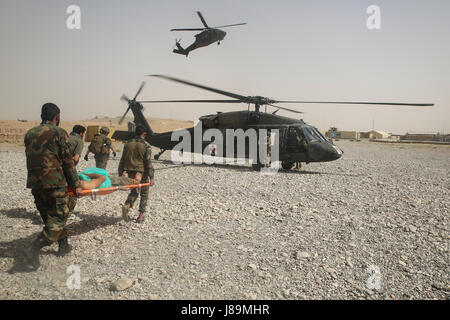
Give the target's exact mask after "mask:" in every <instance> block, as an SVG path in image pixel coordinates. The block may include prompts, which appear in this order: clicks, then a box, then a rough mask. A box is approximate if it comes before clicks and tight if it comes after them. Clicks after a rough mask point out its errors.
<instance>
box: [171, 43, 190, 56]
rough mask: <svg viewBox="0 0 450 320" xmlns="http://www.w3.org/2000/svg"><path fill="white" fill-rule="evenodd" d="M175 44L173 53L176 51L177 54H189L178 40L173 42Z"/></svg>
mask: <svg viewBox="0 0 450 320" xmlns="http://www.w3.org/2000/svg"><path fill="white" fill-rule="evenodd" d="M175 45H176V46H177V49H173V53H178V54H183V55H185V56H186V57H187V56H188V54H189V51H187V50H186V49H184V48H183V47H182V46H181V45H180V43H179V42H177V43H175Z"/></svg>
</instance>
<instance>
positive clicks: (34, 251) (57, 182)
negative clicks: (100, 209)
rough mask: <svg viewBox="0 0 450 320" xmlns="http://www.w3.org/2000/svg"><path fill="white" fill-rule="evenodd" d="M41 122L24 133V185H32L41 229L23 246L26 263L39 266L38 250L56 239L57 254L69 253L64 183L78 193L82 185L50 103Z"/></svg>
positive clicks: (57, 113)
mask: <svg viewBox="0 0 450 320" xmlns="http://www.w3.org/2000/svg"><path fill="white" fill-rule="evenodd" d="M41 119H42V123H41V124H40V125H39V126H37V127H34V128H32V129H30V130H29V131H28V132H27V133H26V134H25V139H24V142H25V154H26V157H27V170H28V176H27V188H31V193H32V194H33V196H34V201H35V204H36V208H37V209H38V211H39V213H40V215H41V218H42V221H43V222H44V229H43V231H42V233H41V234H40V235H39V237H38V238H37V239H36V240H35V241H34V242H33V243H32V244H31V245H30V246H29V247H28V248H27V249H25V252H24V253H25V256H26V258H27V259H28V261H29V263H30V264H31V265H32V266H33V267H34V268H35V269H38V268H39V266H40V262H39V251H40V250H41V249H42V248H43V247H45V246H48V245H50V244H52V243H53V242H55V241H58V244H59V250H58V255H60V256H63V255H65V254H67V253H68V252H70V250H71V246H70V245H69V243H68V241H67V231H66V222H67V219H68V217H69V208H68V201H69V197H68V193H67V186H70V187H72V188H73V189H75V192H76V194H77V195H78V194H81V192H82V190H81V185H80V181H79V179H78V176H77V171H76V170H75V165H74V162H73V158H72V154H71V153H70V149H69V137H68V135H67V132H66V131H65V130H64V129H62V128H59V127H58V125H59V121H60V111H59V108H58V107H57V106H56V105H55V104H53V103H46V104H44V105H43V106H42V111H41Z"/></svg>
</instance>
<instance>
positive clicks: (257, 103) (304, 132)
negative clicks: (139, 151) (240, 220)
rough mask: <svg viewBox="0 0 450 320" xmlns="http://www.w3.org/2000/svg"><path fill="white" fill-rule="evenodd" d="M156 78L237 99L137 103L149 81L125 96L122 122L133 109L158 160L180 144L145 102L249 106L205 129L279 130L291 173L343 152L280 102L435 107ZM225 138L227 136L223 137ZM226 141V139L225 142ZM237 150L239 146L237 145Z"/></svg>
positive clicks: (121, 136) (124, 135) (214, 117)
mask: <svg viewBox="0 0 450 320" xmlns="http://www.w3.org/2000/svg"><path fill="white" fill-rule="evenodd" d="M151 76H153V77H159V78H163V79H167V80H171V81H175V82H179V83H182V84H186V85H189V86H193V87H197V88H201V89H204V90H208V91H212V92H215V93H218V94H221V95H224V96H227V97H230V98H233V99H227V100H162V101H136V97H137V96H138V94H139V93H140V92H141V90H142V88H143V86H144V84H145V82H143V83H142V84H141V86H140V88H139V90H138V92H137V94H136V95H135V97H134V98H133V99H132V100H130V99H128V97H126V96H125V95H123V96H122V100H125V101H127V102H128V108H127V110H126V112H125V114H124V115H123V116H122V118H121V120H120V122H119V123H122V121H123V119H124V118H125V116H126V114H127V113H128V111H129V110H130V109H131V111H132V112H133V115H134V123H135V124H136V125H138V124H141V125H143V126H145V127H146V128H147V131H148V133H149V134H148V135H147V138H146V139H147V142H148V143H150V144H151V145H152V146H155V147H158V148H159V149H160V150H161V151H160V152H159V153H158V154H156V155H155V159H156V160H157V159H158V158H159V157H160V155H161V154H162V153H163V152H165V151H166V150H171V149H173V148H174V147H175V146H176V145H177V144H178V143H179V142H178V141H171V136H172V133H173V131H170V132H164V133H154V132H153V131H152V129H151V128H150V125H149V124H148V122H147V120H146V119H145V117H144V115H143V113H142V110H143V106H142V104H143V103H178V102H180V103H246V104H247V105H248V109H247V110H242V111H233V112H217V113H216V114H210V115H205V116H202V117H200V118H199V120H200V121H201V124H202V127H203V128H205V129H210V128H215V129H219V130H220V131H222V132H225V130H226V129H234V130H236V129H243V130H244V131H245V130H247V129H250V128H253V129H267V130H272V129H278V130H279V160H280V161H281V165H282V167H283V168H284V169H286V170H289V169H292V168H293V167H294V165H295V164H300V163H302V162H304V163H310V162H327V161H333V160H337V159H339V158H340V157H341V156H342V154H343V151H342V150H341V149H339V147H337V146H336V145H334V144H333V143H332V142H331V141H329V140H328V139H326V138H325V137H324V136H323V135H322V134H321V133H320V131H319V130H318V129H317V128H315V127H314V126H312V125H309V124H307V123H306V122H304V121H303V120H302V119H300V120H299V119H294V118H288V117H283V116H279V115H277V114H276V113H277V112H278V111H279V110H285V111H289V112H293V113H303V112H300V111H297V110H293V109H289V108H285V107H280V106H278V105H275V104H279V103H299V104H302V103H303V104H306V103H313V104H318V103H323V104H365V105H393V106H419V107H426V106H433V105H434V104H424V103H413V104H412V103H392V102H354V101H353V102H338V101H285V100H274V99H269V98H265V97H261V96H243V95H240V94H236V93H231V92H227V91H223V90H219V89H215V88H211V87H207V86H203V85H200V84H196V83H193V82H189V81H186V80H181V79H177V78H173V77H169V76H164V75H151ZM250 105H253V106H254V110H250ZM262 106H266V109H267V106H271V107H274V108H276V110H275V111H274V112H272V113H268V112H267V110H265V111H260V108H261V107H262ZM186 130H188V131H189V133H190V134H191V136H193V134H194V127H192V128H187V129H186ZM132 136H133V133H132V132H129V131H115V132H114V135H113V138H114V139H117V140H127V139H130V138H131V137H132ZM223 136H224V137H225V134H224V135H223ZM224 140H225V139H224ZM212 142H213V141H206V140H202V148H201V152H202V151H203V150H205V148H206V147H207V146H209V145H210V144H211V143H212ZM193 144H194V141H193V139H192V149H191V150H194V146H193ZM235 147H236V144H235ZM249 147H250V146H249V145H248V141H246V145H245V158H247V159H248V158H249V149H250V148H249ZM223 148H224V149H225V148H226V143H225V141H223ZM234 151H235V153H234V156H235V157H236V156H237V155H238V153H237V149H235V150H234ZM253 160H254V162H253V164H252V166H253V167H254V168H255V169H259V168H261V167H262V166H263V164H262V163H261V162H260V161H259V159H253Z"/></svg>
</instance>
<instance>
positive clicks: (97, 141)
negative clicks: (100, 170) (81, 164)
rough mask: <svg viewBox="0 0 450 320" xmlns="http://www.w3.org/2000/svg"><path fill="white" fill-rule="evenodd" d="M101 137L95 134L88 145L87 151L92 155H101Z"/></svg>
mask: <svg viewBox="0 0 450 320" xmlns="http://www.w3.org/2000/svg"><path fill="white" fill-rule="evenodd" d="M103 149H104V148H103V137H102V136H101V135H100V134H96V135H95V136H94V138H93V139H92V141H91V144H90V145H89V151H90V152H92V153H94V154H101V153H103V152H102V151H104V150H103Z"/></svg>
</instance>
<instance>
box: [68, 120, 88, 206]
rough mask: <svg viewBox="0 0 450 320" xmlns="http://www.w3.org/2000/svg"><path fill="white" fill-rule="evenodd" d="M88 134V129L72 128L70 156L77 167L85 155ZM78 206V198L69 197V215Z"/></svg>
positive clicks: (81, 127) (79, 126)
mask: <svg viewBox="0 0 450 320" xmlns="http://www.w3.org/2000/svg"><path fill="white" fill-rule="evenodd" d="M85 132H86V128H85V127H83V126H81V125H79V124H76V125H74V126H73V128H72V132H71V133H70V135H69V146H70V154H71V155H72V157H73V162H74V164H75V166H76V165H77V164H78V162H79V161H80V157H81V154H82V153H83V148H84V142H83V138H84V133H85ZM76 205H77V198H76V197H69V204H68V206H69V212H70V213H69V215H71V214H72V213H73V211H74V210H75V207H76Z"/></svg>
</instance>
